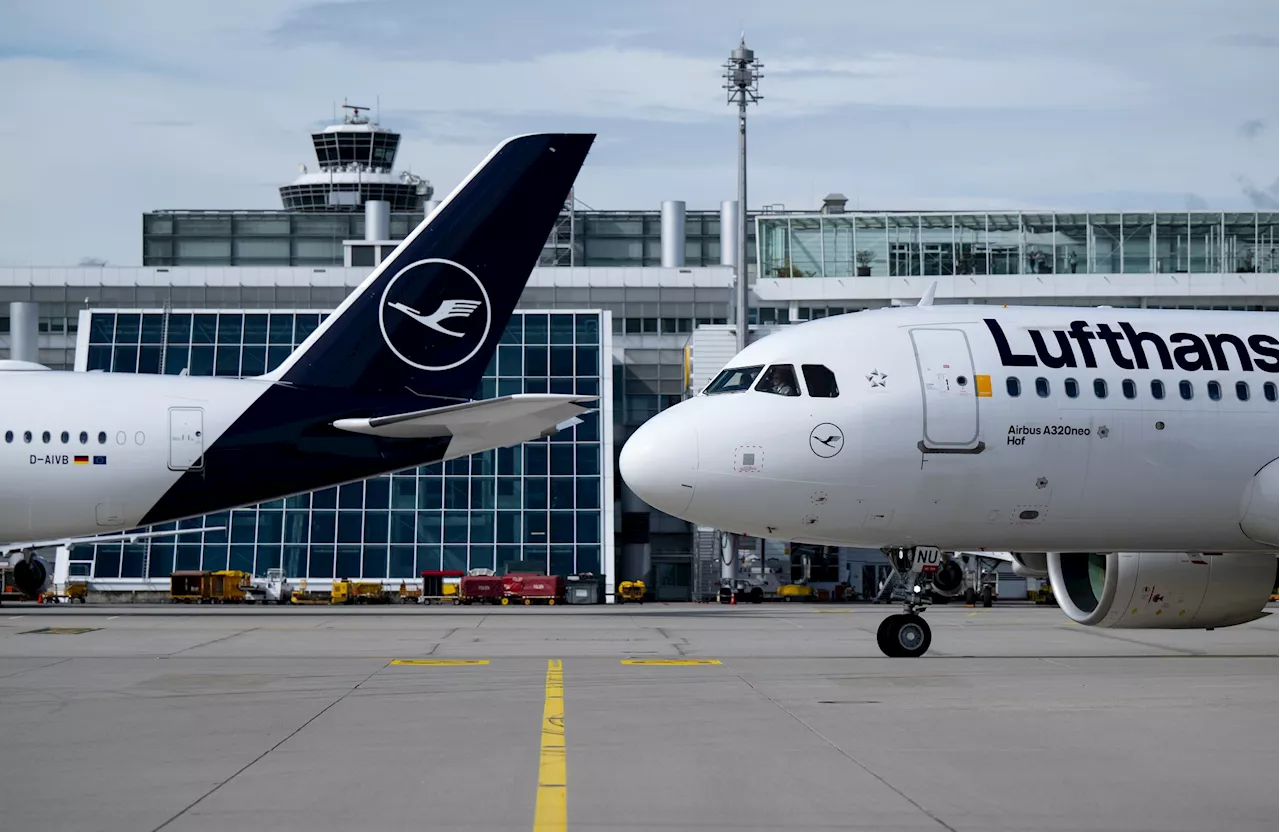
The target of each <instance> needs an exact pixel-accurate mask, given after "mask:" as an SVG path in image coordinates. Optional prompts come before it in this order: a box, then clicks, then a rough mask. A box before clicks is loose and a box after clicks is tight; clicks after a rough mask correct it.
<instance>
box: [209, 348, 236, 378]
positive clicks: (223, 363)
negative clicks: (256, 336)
mask: <svg viewBox="0 0 1280 832" xmlns="http://www.w3.org/2000/svg"><path fill="white" fill-rule="evenodd" d="M213 374H214V375H216V376H238V375H240V348H239V347H218V352H217V360H216V363H215V364H214V366H213Z"/></svg>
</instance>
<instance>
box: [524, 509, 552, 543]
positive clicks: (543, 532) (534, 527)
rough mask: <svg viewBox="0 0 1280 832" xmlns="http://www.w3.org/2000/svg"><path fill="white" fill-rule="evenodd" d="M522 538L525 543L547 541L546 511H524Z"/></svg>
mask: <svg viewBox="0 0 1280 832" xmlns="http://www.w3.org/2000/svg"><path fill="white" fill-rule="evenodd" d="M524 540H525V542H526V543H546V542H547V513H546V512H545V511H526V512H525V513H524Z"/></svg>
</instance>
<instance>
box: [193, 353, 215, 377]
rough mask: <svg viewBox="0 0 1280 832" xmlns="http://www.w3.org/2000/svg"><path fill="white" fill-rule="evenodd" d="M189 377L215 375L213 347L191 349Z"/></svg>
mask: <svg viewBox="0 0 1280 832" xmlns="http://www.w3.org/2000/svg"><path fill="white" fill-rule="evenodd" d="M187 373H188V375H193V376H211V375H213V347H198V346H192V347H191V366H190V368H189V369H188V371H187Z"/></svg>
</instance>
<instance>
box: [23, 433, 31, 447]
mask: <svg viewBox="0 0 1280 832" xmlns="http://www.w3.org/2000/svg"><path fill="white" fill-rule="evenodd" d="M22 441H23V442H26V443H27V444H28V445H30V444H31V431H29V430H24V431H23V432H22Z"/></svg>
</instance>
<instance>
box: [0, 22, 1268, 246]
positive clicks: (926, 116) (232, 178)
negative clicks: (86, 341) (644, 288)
mask: <svg viewBox="0 0 1280 832" xmlns="http://www.w3.org/2000/svg"><path fill="white" fill-rule="evenodd" d="M1278 14H1280V12H1278V6H1277V3H1276V2H1275V0H1195V1H1193V0H1073V2H1071V3H1061V2H1050V0H903V1H902V2H901V3H866V2H859V0H791V2H783V3H780V2H777V0H734V2H723V1H722V0H630V2H624V0H609V2H605V0H544V1H543V2H529V0H469V2H467V3H465V4H464V3H459V2H456V0H448V1H447V2H446V1H445V0H323V1H322V2H315V0H218V2H208V1H207V0H183V2H173V0H127V1H126V0H121V2H112V3H102V2H96V1H95V2H89V0H81V1H80V2H76V0H41V2H38V3H36V2H30V0H0V21H3V24H2V25H0V90H4V91H5V93H6V95H5V101H4V106H5V107H6V108H7V110H8V112H7V113H6V114H5V117H4V118H3V121H0V158H3V159H5V160H7V161H8V165H9V167H8V170H6V171H5V176H6V181H5V182H4V186H3V187H2V188H0V265H9V266H15V265H16V266H64V265H75V264H77V263H78V262H81V261H82V260H84V259H86V258H93V259H100V260H105V261H107V262H108V263H110V264H112V265H137V264H139V263H140V262H141V257H142V252H141V249H142V233H141V230H142V219H141V215H142V214H143V212H145V211H151V210H162V209H185V210H195V209H273V208H279V207H280V197H279V192H278V190H277V189H278V188H279V186H281V185H283V184H287V183H288V182H290V181H291V180H292V179H293V178H294V177H296V176H297V175H298V166H299V164H302V163H305V164H307V165H308V166H309V167H310V168H311V169H312V170H314V169H315V160H314V155H313V152H312V149H311V145H310V137H309V131H311V130H315V129H319V128H322V127H323V126H324V125H325V124H327V123H329V122H330V121H331V120H332V116H333V112H334V109H335V106H337V105H340V104H341V103H342V101H343V100H344V99H345V100H348V101H350V102H351V103H353V104H362V105H369V106H372V105H373V104H375V102H376V103H377V104H378V105H379V107H380V114H379V115H380V119H381V122H382V123H383V124H384V125H385V126H387V127H390V128H392V129H396V130H399V131H401V132H402V133H403V134H404V137H403V139H402V141H401V146H400V153H399V157H398V159H397V164H396V170H397V171H398V170H402V169H408V170H412V171H413V172H414V173H416V174H419V175H421V176H425V177H426V178H427V179H428V180H430V181H431V182H432V183H433V184H434V185H435V188H436V193H437V196H438V197H439V196H443V195H444V194H447V193H448V192H449V190H451V189H452V188H453V186H454V185H456V184H457V183H458V181H460V180H461V179H462V178H463V177H464V176H465V175H466V174H467V173H468V172H469V171H470V170H471V169H472V168H473V167H474V166H475V165H476V163H477V162H479V161H480V159H482V158H483V157H484V156H485V155H486V154H487V153H488V152H489V150H491V149H492V148H493V146H494V145H496V144H497V143H498V142H499V141H501V140H502V139H503V138H505V137H507V136H510V135H513V134H517V133H527V132H536V131H543V130H548V131H592V132H597V133H598V134H599V138H598V139H597V140H596V144H595V146H594V149H593V150H592V153H591V155H590V157H589V158H588V159H587V163H586V166H585V167H584V169H583V171H582V173H581V175H580V176H579V178H578V183H577V189H576V194H577V197H578V199H579V200H581V201H582V202H583V203H585V204H586V205H588V206H590V207H592V208H596V209H656V208H658V207H659V205H660V204H661V202H662V201H663V200H665V199H682V200H685V201H686V202H687V204H688V207H689V208H690V209H709V208H716V207H718V205H719V203H720V201H721V200H724V199H734V198H736V194H737V190H736V189H737V184H736V181H737V180H736V164H737V161H736V152H737V127H736V118H735V113H734V110H733V108H731V107H730V106H729V105H728V104H727V103H726V101H725V91H724V90H723V89H722V88H721V84H722V83H723V81H722V79H721V77H720V76H721V74H722V72H723V68H722V64H723V62H724V61H725V59H726V58H727V57H728V54H729V52H730V51H731V50H732V48H733V47H734V46H736V45H737V42H738V38H739V36H740V35H742V34H745V37H746V41H747V45H748V46H749V47H751V48H753V49H754V50H755V51H756V53H757V56H758V57H759V58H760V60H761V61H762V62H763V63H764V70H763V75H764V77H763V78H762V79H761V81H760V93H761V96H762V99H761V100H760V102H759V103H758V104H756V105H753V106H752V107H751V110H750V115H749V128H748V129H749V136H748V138H749V159H750V161H749V177H750V185H749V188H750V190H749V193H748V200H747V201H748V204H749V205H750V206H751V207H753V208H758V207H760V206H762V205H783V206H785V207H786V208H787V209H792V210H810V209H815V208H817V207H818V206H819V205H820V204H821V200H822V197H823V196H824V195H826V194H827V193H830V192H833V191H835V192H840V193H843V194H845V195H846V196H847V197H848V198H849V203H848V206H849V208H851V209H852V208H861V209H877V208H882V209H920V210H984V209H1009V210H1019V209H1022V210H1032V209H1040V210H1061V211H1086V210H1092V211H1106V210H1185V209H1214V210H1219V209H1220V210H1251V209H1254V208H1275V207H1276V205H1277V196H1278V193H1277V192H1278V191H1280V181H1277V180H1278V168H1280V164H1278V158H1277V157H1278V147H1280V136H1278V133H1277V127H1278V125H1277V122H1278V120H1280V119H1278V108H1280V105H1278V101H1280V88H1278V83H1277V77H1278V60H1280V59H1278V46H1277V30H1278V28H1280V20H1278Z"/></svg>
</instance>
